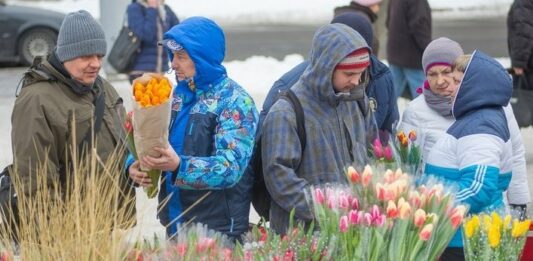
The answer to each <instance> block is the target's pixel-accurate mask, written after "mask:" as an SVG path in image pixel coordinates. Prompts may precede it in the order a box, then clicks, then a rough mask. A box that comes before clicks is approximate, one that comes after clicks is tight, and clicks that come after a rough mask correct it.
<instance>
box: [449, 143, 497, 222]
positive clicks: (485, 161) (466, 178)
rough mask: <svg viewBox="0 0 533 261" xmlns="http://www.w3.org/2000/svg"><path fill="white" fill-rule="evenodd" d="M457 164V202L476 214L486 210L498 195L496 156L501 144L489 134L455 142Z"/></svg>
mask: <svg viewBox="0 0 533 261" xmlns="http://www.w3.org/2000/svg"><path fill="white" fill-rule="evenodd" d="M457 144H458V145H457V158H458V160H459V172H460V180H459V189H460V190H459V192H458V193H457V200H459V201H462V202H465V203H467V204H469V205H470V211H471V212H473V213H477V212H479V211H481V210H483V209H484V208H486V207H488V206H490V205H491V204H492V203H495V202H492V201H493V197H494V196H497V193H500V192H499V190H498V177H499V174H500V166H501V162H500V155H501V154H502V151H503V146H504V143H503V140H501V139H499V138H498V137H496V136H494V135H490V134H474V135H468V136H465V137H462V138H460V139H459V140H458V142H457Z"/></svg>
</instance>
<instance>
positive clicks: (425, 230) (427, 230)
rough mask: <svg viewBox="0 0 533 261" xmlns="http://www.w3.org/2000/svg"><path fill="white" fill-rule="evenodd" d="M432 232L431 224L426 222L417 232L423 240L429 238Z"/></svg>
mask: <svg viewBox="0 0 533 261" xmlns="http://www.w3.org/2000/svg"><path fill="white" fill-rule="evenodd" d="M432 232H433V224H427V225H425V226H424V228H422V231H420V233H419V234H418V236H419V238H420V239H421V240H423V241H428V240H429V239H430V238H431V233H432Z"/></svg>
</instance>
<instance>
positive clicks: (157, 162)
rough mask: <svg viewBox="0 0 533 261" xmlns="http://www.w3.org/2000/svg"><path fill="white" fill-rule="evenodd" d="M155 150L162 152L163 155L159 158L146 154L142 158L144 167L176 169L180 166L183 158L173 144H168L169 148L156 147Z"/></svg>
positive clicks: (166, 169)
mask: <svg viewBox="0 0 533 261" xmlns="http://www.w3.org/2000/svg"><path fill="white" fill-rule="evenodd" d="M154 151H156V152H158V153H161V156H160V157H159V158H154V157H151V156H144V157H143V158H142V159H141V163H142V165H143V167H146V168H149V169H160V170H163V171H175V170H176V169H178V167H179V166H180V163H181V159H180V157H179V156H178V154H177V153H176V152H175V151H174V149H173V148H172V146H168V147H167V148H154Z"/></svg>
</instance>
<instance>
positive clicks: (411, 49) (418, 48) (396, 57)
mask: <svg viewBox="0 0 533 261" xmlns="http://www.w3.org/2000/svg"><path fill="white" fill-rule="evenodd" d="M386 26H387V29H388V39H387V60H388V61H389V67H390V70H391V72H392V77H393V79H394V87H395V88H396V97H400V96H401V95H402V94H403V92H404V90H405V86H408V88H409V93H410V95H411V98H412V99H414V98H416V96H418V93H417V92H416V89H417V88H418V87H420V86H421V85H422V83H423V82H424V79H425V76H424V71H423V68H422V64H421V63H420V61H421V60H422V53H423V52H424V49H426V46H427V45H428V44H429V42H431V9H430V8H429V4H428V1H427V0H392V1H390V2H389V7H388V10H387V21H386Z"/></svg>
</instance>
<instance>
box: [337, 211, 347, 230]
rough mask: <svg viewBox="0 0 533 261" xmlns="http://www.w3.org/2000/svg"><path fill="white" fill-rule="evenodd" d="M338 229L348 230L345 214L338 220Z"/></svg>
mask: <svg viewBox="0 0 533 261" xmlns="http://www.w3.org/2000/svg"><path fill="white" fill-rule="evenodd" d="M339 230H340V232H341V233H344V232H346V231H348V217H347V216H346V215H344V216H342V217H341V219H340V220H339Z"/></svg>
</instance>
